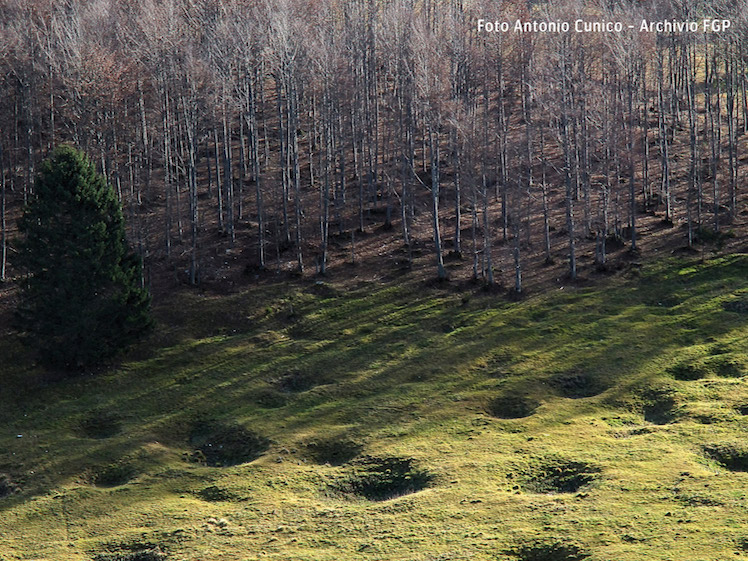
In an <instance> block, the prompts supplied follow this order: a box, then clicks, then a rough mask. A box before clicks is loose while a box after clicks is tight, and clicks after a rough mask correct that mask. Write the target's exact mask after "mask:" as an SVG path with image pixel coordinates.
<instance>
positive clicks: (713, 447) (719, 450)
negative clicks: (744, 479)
mask: <svg viewBox="0 0 748 561" xmlns="http://www.w3.org/2000/svg"><path fill="white" fill-rule="evenodd" d="M703 450H704V453H705V454H706V455H707V456H708V457H709V458H711V459H713V460H714V461H716V462H718V463H719V464H721V465H722V466H724V467H725V468H726V469H729V470H730V471H748V447H746V446H745V445H743V444H739V443H734V444H707V445H705V446H704V447H703Z"/></svg>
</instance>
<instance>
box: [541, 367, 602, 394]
mask: <svg viewBox="0 0 748 561" xmlns="http://www.w3.org/2000/svg"><path fill="white" fill-rule="evenodd" d="M548 383H549V384H550V385H551V387H553V388H554V389H555V390H556V391H557V392H558V393H559V394H561V395H562V396H564V397H568V398H571V399H581V398H585V397H593V396H596V395H599V394H601V393H603V392H604V391H605V390H607V389H608V388H607V386H606V385H605V384H603V383H602V382H601V381H600V380H598V379H597V378H596V377H595V376H593V375H592V374H590V373H589V372H584V371H581V370H572V371H570V372H562V373H560V374H556V375H555V376H553V377H552V378H551V379H550V380H549V381H548Z"/></svg>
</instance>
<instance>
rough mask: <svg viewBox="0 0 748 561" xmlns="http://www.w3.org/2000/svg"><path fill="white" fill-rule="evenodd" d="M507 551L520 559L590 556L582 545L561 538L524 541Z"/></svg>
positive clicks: (572, 560) (566, 560)
mask: <svg viewBox="0 0 748 561" xmlns="http://www.w3.org/2000/svg"><path fill="white" fill-rule="evenodd" d="M507 553H508V554H509V555H511V556H513V557H515V558H516V559H518V560H519V561H581V560H583V559H587V558H588V557H589V556H590V555H589V553H587V552H585V551H584V549H582V547H581V546H579V545H577V544H574V543H566V542H563V541H560V540H558V541H557V540H552V541H534V542H530V543H524V544H520V545H518V546H517V547H515V548H514V549H511V550H509V551H508V552H507Z"/></svg>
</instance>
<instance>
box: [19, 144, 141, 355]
mask: <svg viewBox="0 0 748 561" xmlns="http://www.w3.org/2000/svg"><path fill="white" fill-rule="evenodd" d="M19 229H20V231H21V233H22V234H23V235H24V237H23V239H22V240H21V242H20V244H19V253H18V257H17V263H16V264H17V265H18V266H20V267H21V268H22V270H24V271H25V273H26V276H25V279H24V282H23V285H22V301H21V304H20V306H19V308H18V318H19V322H20V326H21V328H22V329H23V330H24V331H25V333H26V340H27V342H28V344H29V345H30V346H31V347H32V348H34V349H36V350H37V351H38V352H39V355H40V357H41V359H42V361H43V362H44V363H45V364H48V365H50V366H56V367H63V368H65V369H75V368H79V367H85V366H90V365H92V364H95V363H98V362H100V361H101V360H104V359H107V358H110V357H112V356H113V355H114V354H116V353H117V352H118V351H119V350H121V349H122V348H124V347H126V346H127V345H129V344H130V343H132V342H133V341H134V340H136V339H137V338H138V337H139V336H140V335H141V334H143V333H144V332H145V331H146V330H147V329H148V328H150V326H151V319H150V316H149V308H150V297H149V294H148V292H147V290H145V289H144V288H143V287H142V286H141V274H140V271H141V264H140V260H139V259H138V258H137V257H136V256H135V255H134V254H133V253H132V252H131V251H130V250H129V248H128V245H127V241H126V238H125V226H124V219H123V216H122V209H121V207H120V204H119V201H118V200H117V197H116V195H115V193H114V191H113V189H112V188H111V187H110V186H109V185H108V184H107V183H106V181H105V179H104V177H102V176H101V175H100V174H99V173H97V172H96V169H95V167H94V165H93V163H91V161H90V160H89V159H88V158H87V157H86V156H85V154H83V153H82V152H80V151H78V150H76V149H75V148H72V147H70V146H60V147H58V148H57V149H55V151H54V152H53V153H52V155H51V156H50V157H49V158H48V159H47V160H45V161H44V162H43V163H42V165H41V167H40V171H39V174H38V175H37V178H36V182H35V190H34V196H33V197H32V198H31V199H30V201H29V205H28V206H27V208H26V210H25V212H24V215H23V218H22V220H21V222H20V224H19Z"/></svg>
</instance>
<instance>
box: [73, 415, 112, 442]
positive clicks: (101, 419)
mask: <svg viewBox="0 0 748 561" xmlns="http://www.w3.org/2000/svg"><path fill="white" fill-rule="evenodd" d="M121 430H122V425H121V423H120V420H119V417H118V415H117V414H115V413H112V412H111V411H107V410H105V409H96V410H94V411H91V412H90V413H88V414H87V415H86V416H85V417H83V418H82V419H81V420H80V422H79V423H78V432H79V433H80V434H81V435H83V436H85V437H86V438H110V437H112V436H114V435H115V434H117V433H118V432H120V431H121Z"/></svg>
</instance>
